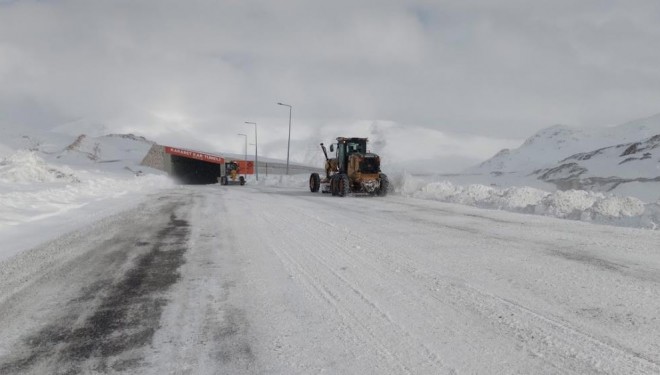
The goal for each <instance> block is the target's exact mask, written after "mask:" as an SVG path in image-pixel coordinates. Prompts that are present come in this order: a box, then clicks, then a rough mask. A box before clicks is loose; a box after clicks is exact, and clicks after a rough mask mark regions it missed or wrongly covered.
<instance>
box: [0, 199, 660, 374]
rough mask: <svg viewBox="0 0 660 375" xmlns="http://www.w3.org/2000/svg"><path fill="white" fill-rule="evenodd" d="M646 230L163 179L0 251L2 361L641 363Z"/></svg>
mask: <svg viewBox="0 0 660 375" xmlns="http://www.w3.org/2000/svg"><path fill="white" fill-rule="evenodd" d="M659 244H660V233H659V232H657V231H648V230H638V229H630V228H620V227H610V226H601V225H592V224H588V223H581V222H575V221H566V220H559V219H552V218H547V217H541V216H531V215H521V214H515V213H507V212H501V211H489V210H482V209H477V208H471V207H466V206H458V205H451V204H446V203H441V202H434V201H425V200H417V199H411V198H404V197H400V196H388V197H386V198H360V197H349V198H337V197H331V196H328V195H323V194H311V193H309V192H308V191H306V190H304V189H297V188H277V187H264V186H260V187H250V186H245V187H238V186H229V187H220V186H207V187H181V188H177V189H173V190H168V191H165V192H162V193H159V194H157V195H154V196H153V197H151V198H150V199H149V200H148V201H147V202H146V203H145V204H144V205H142V206H140V207H138V208H136V209H134V210H131V211H127V212H124V213H121V214H119V215H116V216H113V217H109V218H106V219H104V220H102V221H100V222H98V223H95V224H93V225H91V226H89V227H86V228H85V229H83V230H80V231H76V232H73V233H71V234H68V235H66V236H63V237H61V238H59V239H58V240H56V241H53V242H51V243H48V244H44V245H43V246H41V247H38V248H35V249H32V250H30V251H27V252H24V253H22V254H20V255H19V256H17V257H14V258H11V259H9V260H7V261H5V262H4V263H2V264H1V268H0V277H1V278H2V282H3V287H2V289H1V290H0V334H1V335H2V337H3V340H2V341H1V342H0V373H2V374H13V373H21V374H22V373H36V374H41V373H75V372H84V373H89V372H94V371H97V372H100V373H131V374H134V373H138V374H140V373H143V374H162V373H176V374H180V373H184V374H185V373H190V374H216V373H227V374H240V373H246V374H253V373H266V374H310V373H330V374H406V373H409V374H462V373H483V374H508V373H528V374H531V373H535V374H541V373H542V374H567V373H576V374H589V373H611V374H657V373H660V251H658V248H659V246H658V245H659Z"/></svg>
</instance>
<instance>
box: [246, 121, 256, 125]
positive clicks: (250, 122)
mask: <svg viewBox="0 0 660 375" xmlns="http://www.w3.org/2000/svg"><path fill="white" fill-rule="evenodd" d="M245 123H246V124H252V125H257V123H256V122H252V121H245Z"/></svg>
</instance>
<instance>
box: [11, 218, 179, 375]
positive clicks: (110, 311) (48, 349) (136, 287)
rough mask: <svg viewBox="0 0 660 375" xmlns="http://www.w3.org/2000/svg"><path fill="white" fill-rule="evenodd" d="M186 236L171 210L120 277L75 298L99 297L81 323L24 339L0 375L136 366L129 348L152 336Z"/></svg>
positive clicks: (65, 322)
mask: <svg viewBox="0 0 660 375" xmlns="http://www.w3.org/2000/svg"><path fill="white" fill-rule="evenodd" d="M189 234H190V230H189V228H188V223H187V221H185V220H180V219H177V218H176V217H175V216H174V215H173V214H172V215H171V216H170V220H169V223H168V224H167V226H166V227H165V228H163V229H162V230H160V231H159V233H158V234H157V236H156V238H157V239H158V241H157V242H156V243H155V244H154V245H153V247H152V248H151V249H150V250H148V252H147V253H145V254H143V255H140V256H139V257H138V258H137V259H136V260H135V264H134V266H133V267H132V268H131V269H129V270H128V271H127V272H126V273H125V275H124V277H123V278H122V279H121V280H119V281H118V282H116V283H115V284H110V285H108V284H106V285H105V287H104V286H102V283H101V282H98V283H94V284H92V285H90V286H89V287H87V288H86V289H85V290H83V291H82V296H81V297H79V298H76V299H75V302H81V301H83V302H84V301H88V300H91V299H93V298H92V296H94V295H103V297H101V298H100V301H101V302H100V303H99V304H98V305H97V306H96V307H95V310H94V311H93V313H91V315H90V316H89V317H87V318H86V319H85V320H84V322H83V323H82V324H76V321H77V319H78V317H76V316H73V317H66V318H64V319H63V320H62V321H59V322H57V323H54V324H51V325H48V326H46V327H44V328H43V329H41V330H40V331H39V332H38V333H36V334H34V335H31V336H30V337H27V338H26V339H25V340H24V345H25V347H26V349H25V350H23V353H24V354H23V355H22V356H20V355H19V358H14V359H11V360H10V361H9V362H5V363H0V374H22V373H26V372H35V371H36V372H39V370H37V369H36V368H35V367H39V365H42V364H43V365H46V366H47V367H54V368H55V369H56V370H55V372H51V371H52V370H51V371H49V373H57V374H76V373H81V372H84V371H86V370H88V369H92V370H93V371H99V372H107V371H110V370H114V371H126V370H127V369H130V368H134V367H137V366H140V365H141V361H140V358H139V357H138V358H136V357H135V354H132V353H129V351H132V350H134V349H137V348H140V347H143V346H145V345H147V344H149V343H150V342H151V340H152V339H153V335H154V333H155V332H156V330H157V329H158V325H159V321H160V316H161V314H162V310H163V307H164V306H165V305H166V304H167V299H166V298H165V296H164V292H166V291H167V290H168V289H169V288H170V287H171V286H172V285H173V284H174V283H176V282H177V281H178V280H179V278H180V274H179V273H178V269H179V267H180V266H181V265H182V264H183V263H184V262H185V259H184V253H185V251H186V245H187V241H188V237H189ZM135 245H136V246H138V247H139V246H144V243H136V244H135ZM131 250H133V249H128V251H131ZM143 251H144V250H143ZM25 353H26V354H25ZM122 354H126V355H124V356H121V355H122ZM83 365H84V369H83Z"/></svg>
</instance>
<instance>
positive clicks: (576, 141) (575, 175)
mask: <svg viewBox="0 0 660 375" xmlns="http://www.w3.org/2000/svg"><path fill="white" fill-rule="evenodd" d="M467 173H468V174H472V175H479V176H482V177H483V178H484V179H486V180H488V182H489V183H490V184H495V185H504V186H509V185H511V184H512V183H511V182H510V181H515V183H514V184H521V183H525V184H529V185H531V186H542V184H543V183H547V184H549V185H554V187H555V188H556V189H559V190H567V189H582V190H591V191H600V192H610V193H616V194H621V195H632V196H636V197H638V198H640V199H643V200H646V201H656V200H658V199H660V193H659V191H660V114H658V115H655V116H652V117H648V118H645V119H641V120H636V121H631V122H628V123H625V124H622V125H619V126H616V127H613V128H604V129H574V128H570V127H567V126H563V125H555V126H552V127H549V128H546V129H543V130H541V131H539V132H538V133H536V134H535V135H533V136H532V137H530V138H528V139H527V140H526V141H525V142H524V143H523V144H522V145H521V146H520V147H519V148H517V149H514V150H506V149H505V150H502V151H500V152H499V153H497V154H496V155H495V156H493V157H492V158H491V159H489V160H487V161H485V162H483V163H481V164H480V165H479V166H477V167H475V168H472V169H470V170H468V171H467ZM544 188H547V186H544Z"/></svg>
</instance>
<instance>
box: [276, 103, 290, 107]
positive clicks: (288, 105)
mask: <svg viewBox="0 0 660 375" xmlns="http://www.w3.org/2000/svg"><path fill="white" fill-rule="evenodd" d="M277 105H284V106H287V107H289V108H291V105H290V104H286V103H280V102H278V103H277Z"/></svg>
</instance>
